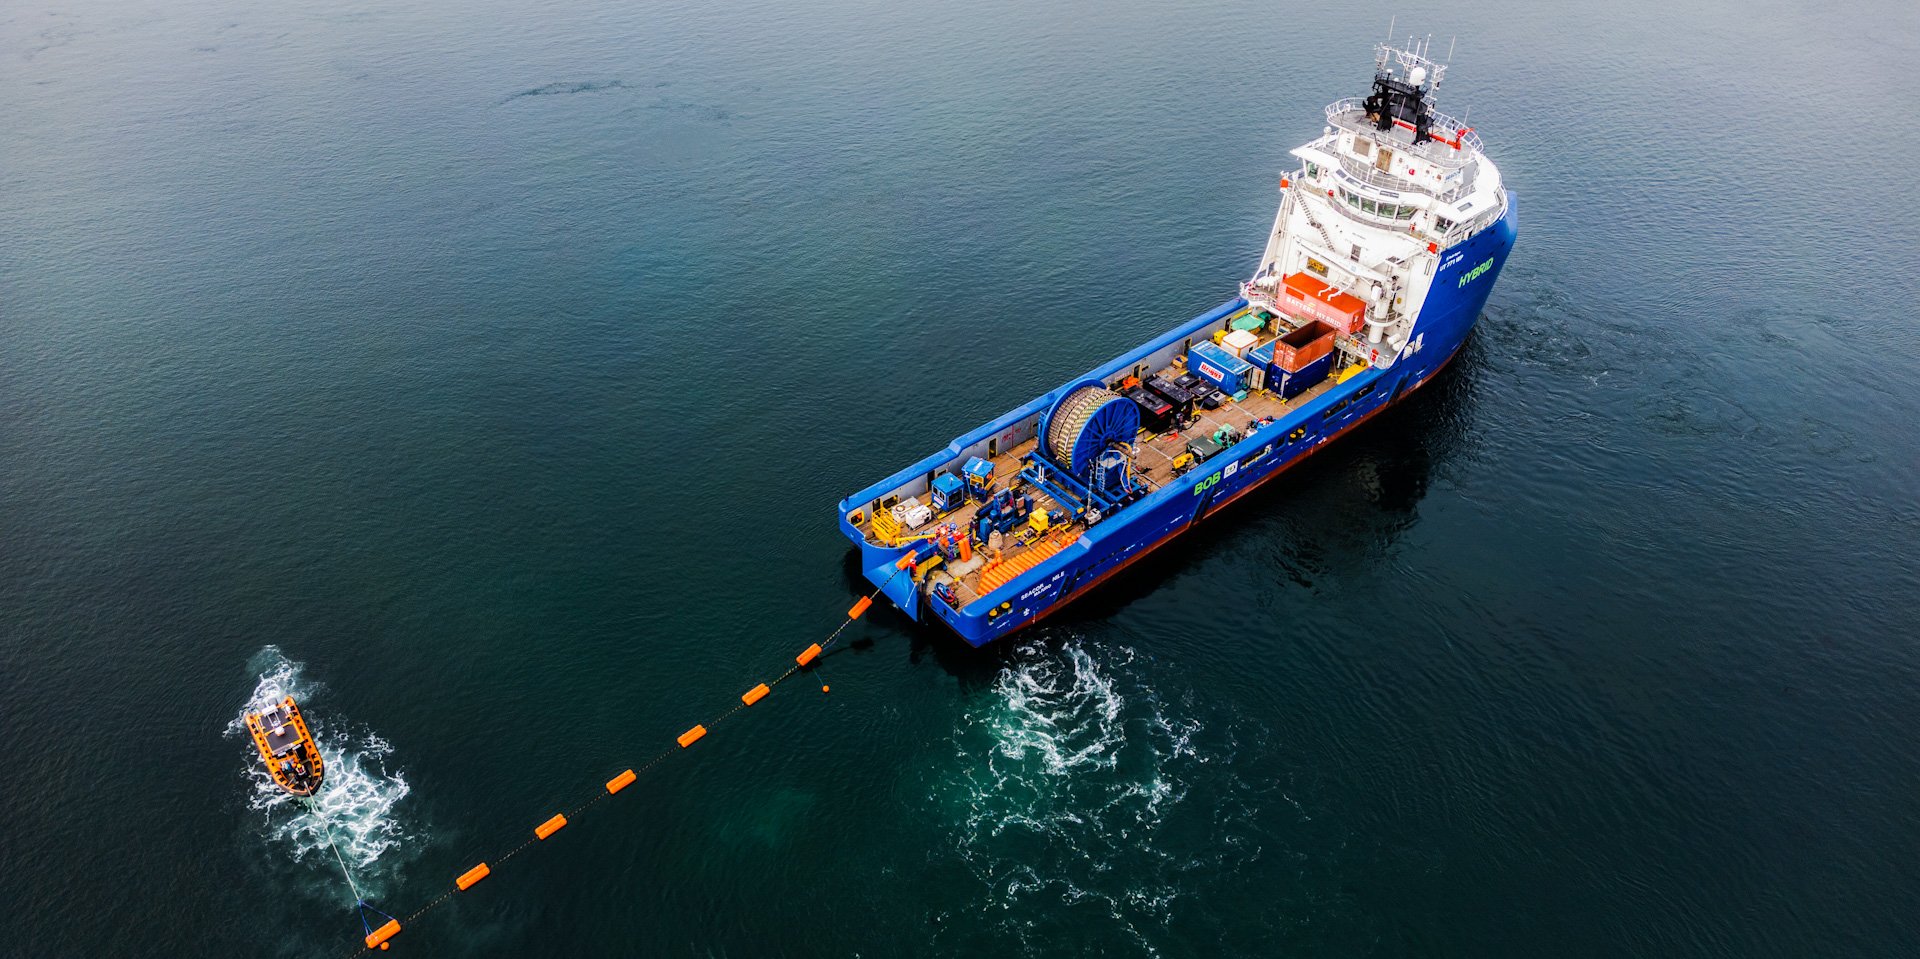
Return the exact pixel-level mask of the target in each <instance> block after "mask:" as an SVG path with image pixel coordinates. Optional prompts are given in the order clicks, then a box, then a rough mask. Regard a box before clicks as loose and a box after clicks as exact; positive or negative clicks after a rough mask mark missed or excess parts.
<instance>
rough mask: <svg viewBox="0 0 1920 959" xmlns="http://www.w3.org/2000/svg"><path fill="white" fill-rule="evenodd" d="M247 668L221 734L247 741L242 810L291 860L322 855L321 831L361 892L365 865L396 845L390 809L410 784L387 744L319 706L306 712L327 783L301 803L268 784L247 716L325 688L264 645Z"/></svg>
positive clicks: (401, 829)
mask: <svg viewBox="0 0 1920 959" xmlns="http://www.w3.org/2000/svg"><path fill="white" fill-rule="evenodd" d="M248 668H249V670H251V671H252V672H253V673H254V674H255V675H256V676H257V681H256V684H255V686H254V689H253V694H252V696H251V697H249V698H248V700H247V702H246V704H245V705H244V706H242V707H241V709H240V711H239V712H238V713H236V714H235V715H234V718H233V720H232V721H231V722H229V723H228V724H227V729H226V734H227V735H228V736H229V737H232V738H236V739H239V740H240V741H242V742H245V743H247V750H246V758H247V763H246V773H245V776H246V780H247V782H248V784H249V785H251V786H252V793H251V794H250V795H249V796H248V800H247V808H248V809H250V810H252V811H254V812H257V813H259V814H260V816H261V819H262V821H263V822H264V824H265V827H266V832H265V838H266V839H267V840H269V841H270V842H271V843H273V844H274V845H276V846H279V847H282V848H284V849H285V850H287V852H288V854H289V856H290V857H291V858H292V860H293V861H294V862H302V861H304V860H305V859H306V858H307V857H308V856H310V855H315V854H318V855H319V856H321V857H325V858H326V859H327V860H329V865H331V862H330V861H331V859H332V856H333V854H332V853H331V852H330V851H329V850H328V848H327V847H328V836H329V832H330V833H331V836H332V840H333V842H334V843H336V844H337V845H338V847H339V850H340V855H341V857H342V858H343V859H344V860H345V861H346V863H347V864H348V865H349V866H351V867H352V868H353V870H354V878H355V879H356V880H359V881H360V883H361V886H362V891H363V892H369V890H367V889H366V886H367V884H368V881H369V880H370V879H372V878H374V877H373V876H372V875H371V874H370V872H369V870H370V868H371V867H372V866H373V865H374V863H376V862H377V861H379V860H380V858H381V857H382V856H386V855H389V854H391V853H393V852H394V851H395V850H397V849H401V848H403V844H404V843H405V842H406V841H407V840H408V838H409V835H408V832H407V829H406V826H405V824H404V823H403V820H402V819H401V818H400V817H399V816H398V815H397V814H396V813H395V808H396V807H397V806H398V805H399V803H400V801H401V800H403V799H405V798H406V797H407V793H408V792H409V791H410V787H408V785H407V781H406V779H405V778H403V777H402V776H401V775H400V773H399V772H398V771H397V770H394V769H392V768H390V765H389V764H390V762H391V755H392V752H393V747H392V746H391V745H389V744H388V743H387V742H386V740H383V739H381V738H380V737H379V736H377V735H375V734H374V733H373V732H371V731H369V730H361V731H359V732H357V733H356V732H352V731H349V730H348V729H346V728H345V724H344V723H341V722H339V721H338V720H337V718H335V717H331V716H329V715H328V714H327V713H326V711H325V710H324V709H308V710H305V712H306V717H307V723H308V726H309V728H310V730H311V731H312V733H313V739H314V742H315V743H316V744H317V745H318V746H319V747H320V755H321V758H322V759H323V760H324V761H325V766H326V782H325V784H324V785H322V786H321V787H320V791H319V792H317V793H315V794H314V796H313V797H312V799H311V800H310V802H309V803H303V802H301V801H299V800H297V799H295V798H294V797H293V796H291V795H288V794H287V793H286V792H283V791H282V790H281V789H280V788H279V787H278V786H276V785H274V782H273V779H272V778H271V777H269V776H268V775H267V771H266V769H265V767H264V766H263V765H262V764H261V763H260V761H259V757H258V756H257V755H256V754H255V753H254V751H253V746H252V743H251V742H250V741H249V740H248V734H247V724H246V716H247V714H248V713H252V712H258V711H260V710H262V709H265V708H267V707H269V706H271V705H273V704H274V703H277V702H278V701H279V700H280V699H281V697H284V696H289V695H290V696H292V697H293V698H294V699H295V700H297V701H298V702H299V703H300V705H301V706H302V707H305V706H307V705H308V701H309V700H310V699H315V698H317V697H319V696H321V695H322V694H323V693H324V690H325V687H324V686H322V685H321V684H319V683H315V682H312V681H310V680H308V679H306V678H305V677H304V676H303V675H302V670H301V666H300V664H299V663H296V662H293V661H292V660H289V659H287V658H286V657H285V656H284V655H282V654H281V652H280V650H279V649H278V648H276V647H273V646H268V647H266V648H265V649H262V650H261V651H260V652H259V653H257V654H255V656H254V657H253V659H252V660H250V661H249V663H248Z"/></svg>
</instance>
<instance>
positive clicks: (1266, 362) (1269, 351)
mask: <svg viewBox="0 0 1920 959" xmlns="http://www.w3.org/2000/svg"><path fill="white" fill-rule="evenodd" d="M1247 365H1249V366H1251V367H1253V369H1251V370H1248V371H1247V386H1248V387H1250V388H1252V389H1256V390H1262V389H1266V387H1267V377H1268V376H1269V375H1270V374H1269V373H1268V372H1267V367H1270V366H1272V365H1273V341H1272V340H1268V341H1267V342H1265V343H1262V344H1260V345H1259V346H1256V347H1254V348H1253V349H1251V350H1248V351H1247Z"/></svg>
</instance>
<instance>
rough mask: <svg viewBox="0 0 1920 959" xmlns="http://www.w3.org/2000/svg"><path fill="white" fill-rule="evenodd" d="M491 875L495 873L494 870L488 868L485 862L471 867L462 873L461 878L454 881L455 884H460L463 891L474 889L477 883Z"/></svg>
mask: <svg viewBox="0 0 1920 959" xmlns="http://www.w3.org/2000/svg"><path fill="white" fill-rule="evenodd" d="M491 875H493V870H491V869H488V868H487V864H486V863H484V862H483V863H481V864H480V865H478V866H475V867H473V868H472V869H469V870H467V871H466V872H463V873H461V874H460V878H458V879H455V880H454V881H453V884H454V885H456V886H459V887H460V889H461V890H462V891H465V890H468V889H472V888H473V886H474V884H475V883H477V882H479V881H480V880H482V879H485V878H487V877H488V876H491Z"/></svg>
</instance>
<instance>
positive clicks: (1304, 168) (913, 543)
mask: <svg viewBox="0 0 1920 959" xmlns="http://www.w3.org/2000/svg"><path fill="white" fill-rule="evenodd" d="M1376 52H1377V56H1376V59H1375V62H1374V75H1373V86H1372V91H1371V93H1370V94H1369V95H1367V96H1365V97H1353V98H1349V99H1344V100H1339V101H1337V102H1335V103H1333V104H1331V105H1329V106H1328V107H1327V108H1326V126H1325V128H1324V131H1323V132H1322V134H1321V135H1320V136H1319V137H1316V138H1315V139H1314V140H1312V141H1311V142H1309V143H1307V144H1305V145H1303V146H1300V147H1298V148H1296V149H1294V150H1293V151H1292V156H1293V157H1294V158H1295V159H1296V161H1297V164H1298V165H1297V166H1295V167H1294V169H1292V170H1291V171H1289V172H1287V173H1285V174H1283V175H1282V176H1281V177H1280V194H1281V199H1280V208H1279V212H1278V214H1277V215H1276V216H1275V218H1274V224H1273V230H1272V232H1271V234H1270V235H1269V236H1268V238H1267V243H1266V248H1265V250H1264V252H1262V254H1261V256H1260V261H1259V263H1258V265H1257V267H1256V268H1255V269H1254V271H1253V274H1252V276H1251V278H1250V279H1248V280H1247V281H1245V282H1244V283H1241V284H1240V286H1239V290H1238V295H1236V296H1235V297H1234V298H1233V299H1231V300H1229V301H1227V302H1226V303H1224V304H1221V305H1220V306H1218V307H1216V308H1214V309H1212V310H1209V311H1207V312H1206V313H1203V314H1201V315H1200V316H1197V317H1195V318H1193V319H1191V320H1188V321H1187V322H1185V323H1182V324H1180V325H1179V326H1176V327H1174V328H1173V329H1171V330H1169V331H1167V332H1165V333H1163V334H1161V335H1159V336H1157V337H1155V338H1153V339H1151V340H1148V341H1147V342H1145V343H1142V344H1140V345H1139V346H1136V347H1134V348H1132V349H1131V350H1128V351H1126V352H1125V353H1122V354H1121V355H1119V356H1117V357H1115V358H1113V359H1111V360H1109V361H1107V362H1106V363H1103V364H1101V365H1100V366H1098V367H1096V368H1094V369H1093V370H1091V371H1089V372H1088V373H1087V374H1085V375H1084V376H1081V377H1079V378H1077V379H1075V380H1073V381H1071V382H1069V383H1067V384H1066V385H1064V386H1061V387H1060V388H1058V389H1055V390H1053V391H1052V392H1049V393H1047V394H1045V395H1043V396H1040V397H1037V398H1035V399H1033V400H1031V401H1029V402H1027V403H1026V404H1024V405H1022V406H1020V407H1018V408H1016V409H1014V410H1012V411H1010V412H1008V413H1006V414H1005V415H1002V416H1000V417H998V418H996V419H994V420H993V421H991V422H989V423H987V424H985V425H983V426H981V427H979V428H977V429H975V430H973V431H971V432H969V433H966V434H964V435H962V436H960V437H958V438H956V439H955V440H954V441H953V442H952V443H950V444H948V445H947V448H946V449H944V450H942V451H940V452H938V453H935V454H933V455H932V456H929V457H927V458H925V459H923V460H921V461H920V462H918V463H915V464H913V465H912V466H909V467H907V468H906V469H903V470H901V471H900V472H898V473H895V474H894V475H893V476H890V477H888V478H887V479H884V480H882V481H880V482H878V483H875V484H873V485H872V486H869V487H867V488H866V489H863V490H861V491H859V492H857V493H855V494H853V495H851V496H849V497H847V498H846V499H844V500H842V501H841V502H840V504H839V523H840V528H841V530H842V531H843V532H844V533H845V534H846V536H847V537H848V538H849V539H851V540H852V541H853V542H854V543H855V544H856V546H857V548H858V549H859V551H860V565H861V568H862V570H863V571H864V572H865V575H866V576H867V578H868V579H869V580H871V581H872V582H873V583H875V584H876V585H878V586H880V587H881V589H882V591H883V592H884V594H885V595H886V596H887V597H888V598H889V599H890V600H892V601H893V603H894V604H895V605H897V606H899V608H900V609H901V610H903V611H904V612H905V613H906V614H907V615H908V616H909V617H911V618H913V619H916V620H925V619H926V618H928V617H929V616H931V617H933V618H936V619H939V620H940V621H942V622H945V623H946V624H948V625H949V626H951V627H952V628H953V629H954V631H955V632H957V633H959V634H960V636H961V638H963V639H965V640H966V641H967V642H968V643H971V644H973V645H975V646H981V645H984V644H986V643H988V642H991V641H993V640H995V639H998V638H1001V637H1003V636H1006V635H1008V634H1010V633H1013V632H1015V631H1017V630H1019V629H1021V628H1023V627H1025V626H1028V625H1031V624H1033V623H1034V622H1037V621H1038V620H1040V619H1041V618H1042V617H1044V616H1046V615H1047V614H1049V613H1051V612H1053V611H1054V610H1057V609H1059V608H1060V607H1061V606H1063V605H1065V604H1067V603H1069V602H1071V601H1072V600H1073V599H1074V598H1076V597H1078V596H1080V595H1082V594H1084V593H1086V592H1087V591H1088V590H1090V589H1092V588H1093V587H1094V586H1096V585H1098V584H1099V583H1100V582H1101V581H1103V580H1105V579H1106V578H1108V577H1110V576H1112V575H1113V574H1114V573H1116V572H1118V571H1119V570H1120V569H1122V568H1123V567H1125V566H1127V565H1128V564H1130V563H1132V562H1134V561H1135V560H1138V559H1139V558H1140V557H1142V556H1145V555H1146V554H1148V553H1150V552H1152V551H1153V550H1154V549H1156V548H1158V547H1159V546H1161V545H1163V544H1164V543H1166V542H1167V541H1169V540H1171V539H1172V538H1173V537H1175V536H1178V535H1179V534H1180V533H1182V532H1184V531H1186V530H1187V529H1190V528H1192V526H1193V525H1194V524H1196V523H1198V522H1200V521H1201V520H1202V519H1206V518H1208V517H1210V516H1212V515H1213V514H1215V513H1217V512H1218V511H1219V510H1220V509H1221V508H1222V507H1224V506H1226V505H1227V504H1228V503H1231V502H1233V501H1234V500H1236V499H1238V498H1240V497H1241V496H1243V495H1245V494H1246V493H1247V492H1248V491H1250V490H1252V489H1253V488H1254V487H1255V486H1258V485H1260V484H1261V483H1263V482H1265V481H1267V480H1269V479H1272V478H1273V477H1274V476H1276V475H1278V474H1279V473H1281V472H1282V471H1284V470H1285V469H1286V468H1287V467H1289V466H1292V465H1293V464H1295V463H1298V462H1300V461H1301V460H1303V459H1305V458H1306V457H1308V456H1310V455H1312V454H1313V453H1314V452H1315V451H1317V450H1319V449H1320V448H1321V447H1323V446H1325V445H1326V444H1327V443H1329V442H1331V441H1333V439H1335V438H1336V437H1338V436H1340V435H1342V434H1344V433H1346V432H1347V431H1348V430H1351V429H1353V428H1354V427H1356V426H1358V425H1359V424H1360V423H1362V422H1364V421H1366V420H1367V419H1368V418H1369V417H1371V416H1373V415H1374V414H1376V413H1378V412H1380V411H1381V410H1383V409H1385V408H1387V407H1388V406H1391V405H1392V404H1394V403H1396V402H1398V401H1400V400H1402V399H1404V398H1406V397H1407V396H1408V395H1409V394H1410V393H1412V392H1413V391H1414V390H1416V389H1418V388H1419V387H1420V386H1421V385H1423V384H1425V383H1426V382H1427V381H1428V380H1430V379H1431V378H1432V377H1433V375H1434V374H1435V373H1436V372H1438V371H1439V370H1440V369H1441V368H1442V367H1443V366H1445V365H1446V364H1447V362H1448V361H1449V360H1451V359H1452V358H1453V356H1454V355H1455V353H1457V352H1458V351H1459V349H1460V346H1461V344H1462V343H1463V342H1464V341H1465V340H1466V338H1467V335H1468V333H1470V332H1471V331H1472V329H1473V326H1474V323H1475V322H1476V321H1477V320H1478V318H1479V316H1480V311H1481V309H1482V307H1483V306H1485V304H1486V301H1487V295H1488V293H1489V292H1490V291H1491V290H1492V289H1493V284H1494V280H1495V279H1496V278H1497V277H1498V276H1499V275H1500V269H1501V267H1502V266H1503V265H1504V264H1505V263H1506V259H1507V253H1508V251H1510V250H1511V249H1512V248H1513V242H1514V236H1515V224H1516V219H1515V201H1514V197H1513V195H1512V194H1511V193H1510V192H1509V191H1508V190H1507V189H1506V188H1505V187H1504V186H1503V185H1502V183H1501V179H1500V172H1499V170H1498V169H1497V168H1496V167H1495V166H1494V164H1493V162H1492V161H1491V160H1489V159H1488V158H1487V157H1486V155H1485V153H1484V152H1483V151H1482V143H1481V139H1480V137H1479V135H1478V134H1477V133H1476V132H1475V131H1474V130H1472V129H1471V128H1469V127H1467V126H1466V124H1465V123H1464V122H1462V121H1460V120H1457V119H1455V118H1454V117H1451V116H1448V115H1446V114H1444V113H1440V112H1439V111H1438V110H1436V109H1435V106H1434V92H1435V90H1436V88H1438V86H1439V84H1440V81H1441V79H1442V78H1443V77H1444V75H1445V73H1446V69H1447V66H1446V64H1444V63H1439V62H1436V61H1434V60H1433V59H1431V58H1429V57H1428V55H1427V53H1428V49H1427V46H1426V45H1425V44H1420V43H1412V42H1409V43H1407V44H1405V45H1402V46H1394V45H1390V44H1381V45H1380V46H1379V47H1378V48H1377V50H1376ZM903 566H904V567H906V568H910V569H911V570H912V575H911V577H898V578H896V577H895V576H894V575H893V574H894V571H895V570H896V569H898V568H902V567H903Z"/></svg>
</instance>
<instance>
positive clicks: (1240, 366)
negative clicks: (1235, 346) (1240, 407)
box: [1187, 343, 1253, 394]
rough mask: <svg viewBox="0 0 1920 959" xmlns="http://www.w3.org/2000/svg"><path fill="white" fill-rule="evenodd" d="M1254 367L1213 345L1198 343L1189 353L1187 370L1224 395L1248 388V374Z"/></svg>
mask: <svg viewBox="0 0 1920 959" xmlns="http://www.w3.org/2000/svg"><path fill="white" fill-rule="evenodd" d="M1252 369H1253V367H1251V366H1248V365H1247V362H1246V361H1245V360H1243V359H1241V358H1239V357H1237V356H1235V355H1233V354H1232V353H1229V352H1227V351H1226V350H1223V349H1221V348H1219V347H1217V346H1215V345H1213V344H1212V343H1196V344H1194V347H1193V349H1192V350H1189V351H1188V352H1187V370H1188V371H1189V372H1191V373H1193V375H1195V376H1198V377H1200V378H1201V379H1203V380H1206V381H1207V382H1209V383H1212V384H1213V387H1214V389H1217V390H1219V391H1220V392H1222V393H1228V394H1232V393H1238V392H1240V391H1241V390H1244V389H1246V388H1247V373H1248V371H1250V370H1252Z"/></svg>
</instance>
